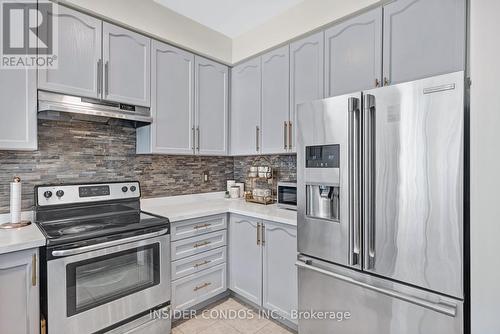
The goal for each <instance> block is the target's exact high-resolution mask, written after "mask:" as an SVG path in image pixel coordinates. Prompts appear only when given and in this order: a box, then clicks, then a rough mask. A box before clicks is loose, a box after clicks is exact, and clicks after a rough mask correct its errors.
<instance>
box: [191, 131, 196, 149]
mask: <svg viewBox="0 0 500 334" xmlns="http://www.w3.org/2000/svg"><path fill="white" fill-rule="evenodd" d="M191 135H192V136H193V144H192V145H191V148H192V150H193V153H194V152H195V147H194V145H195V143H196V133H195V130H194V126H193V127H192V128H191Z"/></svg>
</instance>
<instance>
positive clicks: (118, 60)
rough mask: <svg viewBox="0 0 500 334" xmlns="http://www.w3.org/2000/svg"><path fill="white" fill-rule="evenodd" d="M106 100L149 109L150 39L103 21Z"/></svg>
mask: <svg viewBox="0 0 500 334" xmlns="http://www.w3.org/2000/svg"><path fill="white" fill-rule="evenodd" d="M102 58H103V64H104V65H103V66H104V76H103V77H104V78H103V79H104V83H103V87H104V94H103V98H104V99H105V100H110V101H115V102H122V103H127V104H133V105H139V106H145V107H149V106H150V100H151V96H150V94H151V91H150V81H151V76H150V75H151V59H150V58H151V39H150V38H149V37H146V36H143V35H140V34H137V33H135V32H132V31H130V30H127V29H124V28H121V27H118V26H115V25H113V24H110V23H107V22H103V24H102Z"/></svg>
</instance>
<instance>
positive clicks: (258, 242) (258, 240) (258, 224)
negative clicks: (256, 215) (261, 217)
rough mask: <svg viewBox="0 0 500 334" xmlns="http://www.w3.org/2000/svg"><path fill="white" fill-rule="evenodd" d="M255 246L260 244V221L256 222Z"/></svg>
mask: <svg viewBox="0 0 500 334" xmlns="http://www.w3.org/2000/svg"><path fill="white" fill-rule="evenodd" d="M257 246H260V223H257Z"/></svg>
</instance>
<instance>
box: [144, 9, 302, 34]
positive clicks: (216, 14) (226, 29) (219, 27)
mask: <svg viewBox="0 0 500 334" xmlns="http://www.w3.org/2000/svg"><path fill="white" fill-rule="evenodd" d="M154 1H155V2H157V3H159V4H161V5H163V6H165V7H167V8H169V9H171V10H173V11H175V12H177V13H179V14H181V15H184V16H186V17H189V18H190V19H192V20H194V21H196V22H198V23H201V24H203V25H204V26H207V27H209V28H211V29H213V30H215V31H218V32H220V33H222V34H224V35H226V36H228V37H231V38H234V37H237V36H239V35H241V34H242V33H244V32H246V31H249V30H252V29H253V28H255V27H257V26H259V25H260V24H262V23H264V22H265V21H267V20H269V19H271V18H273V17H274V16H277V15H279V14H281V13H283V12H284V11H286V10H287V9H289V8H291V7H293V6H295V5H297V4H298V3H300V2H302V1H303V0H154Z"/></svg>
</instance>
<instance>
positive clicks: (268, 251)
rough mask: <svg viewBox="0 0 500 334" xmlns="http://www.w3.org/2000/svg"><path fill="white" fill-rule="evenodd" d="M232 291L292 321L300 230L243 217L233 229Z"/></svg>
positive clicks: (237, 218) (235, 221) (233, 218)
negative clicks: (298, 234) (298, 232)
mask: <svg viewBox="0 0 500 334" xmlns="http://www.w3.org/2000/svg"><path fill="white" fill-rule="evenodd" d="M229 256H230V260H229V287H230V289H231V290H232V291H233V292H235V293H236V294H238V295H240V296H241V297H243V298H245V299H247V300H248V301H250V302H252V303H254V304H256V305H258V306H261V307H263V308H264V309H267V310H271V311H274V312H277V313H278V314H279V315H280V316H282V317H284V318H285V319H287V320H288V321H291V322H296V321H295V320H294V319H292V318H291V311H292V310H296V309H297V298H298V284H297V270H296V267H295V261H296V258H297V228H296V227H295V226H289V225H286V224H281V223H275V222H271V221H266V220H264V221H263V220H260V219H256V218H250V217H245V216H240V215H233V214H232V215H231V219H230V225H229Z"/></svg>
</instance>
